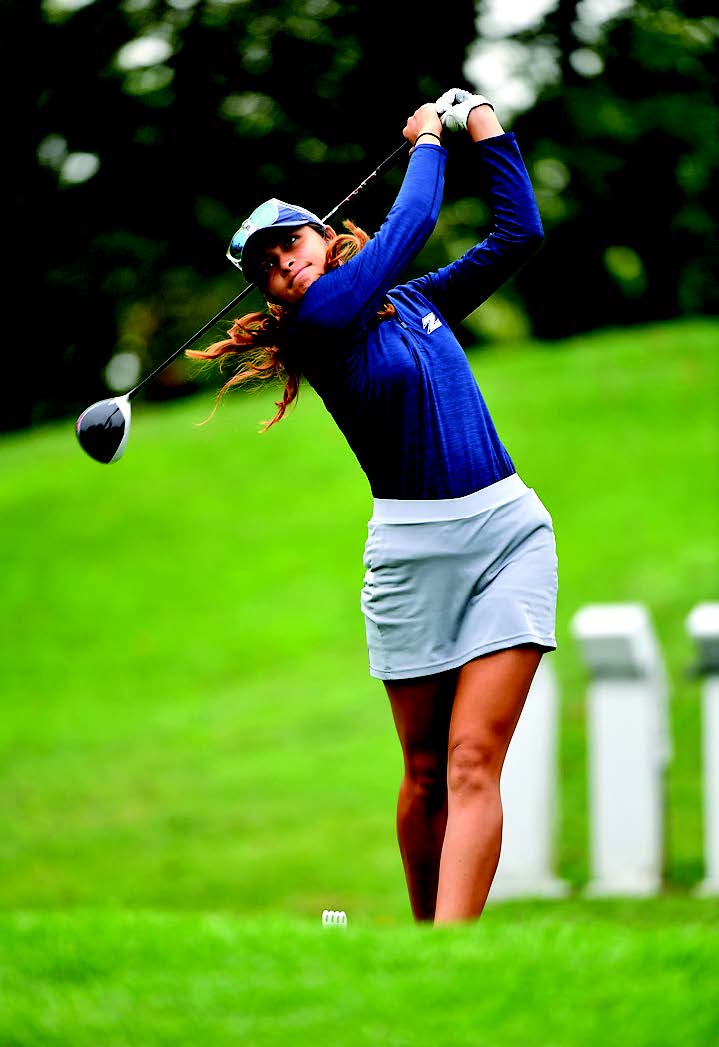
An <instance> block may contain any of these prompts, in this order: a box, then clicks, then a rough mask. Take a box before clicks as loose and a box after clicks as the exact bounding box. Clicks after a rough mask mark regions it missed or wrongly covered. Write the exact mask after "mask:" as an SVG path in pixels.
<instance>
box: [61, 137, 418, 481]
mask: <svg viewBox="0 0 719 1047" xmlns="http://www.w3.org/2000/svg"><path fill="white" fill-rule="evenodd" d="M408 145H409V142H407V141H404V142H403V143H402V145H400V146H398V147H397V149H395V150H394V152H392V153H390V155H389V156H388V157H387V158H386V159H385V160H383V161H382V163H380V164H378V165H377V167H376V168H375V169H374V171H373V172H372V173H371V174H370V175H368V176H367V178H365V180H364V181H363V182H361V183H360V184H359V185H358V186H357V188H356V189H353V190H352V192H351V193H350V194H349V195H348V196H346V197H345V198H344V200H341V201H340V203H338V204H337V206H336V207H333V208H332V210H331V211H329V212H328V213H327V214H326V215H325V216H324V218H323V219H322V221H323V223H324V224H327V222H329V220H330V218H333V217H334V215H336V214H337V212H338V211H339V210H341V208H343V207H344V206H345V205H346V204H348V203H349V201H350V200H353V199H354V197H355V196H357V194H358V193H361V192H362V190H363V189H365V188H366V187H367V186H368V185H369V184H370V183H371V182H372V181H373V180H374V179H376V178H378V177H379V176H380V175H381V174H383V173H384V172H385V171H386V170H387V168H388V167H390V166H391V165H392V164H393V163H394V161H395V160H396V159H397V158H398V157H399V155H400V154H401V153H403V152H404V151H405V149H406V148H407V147H408ZM255 286H256V285H255V284H248V285H247V287H245V288H243V290H242V291H240V293H239V294H238V295H237V297H236V298H233V299H232V301H231V302H228V304H227V305H226V306H225V307H224V308H223V309H220V311H219V313H215V315H214V316H213V317H212V319H211V320H208V321H207V323H206V324H205V325H204V326H203V327H201V328H200V329H199V331H196V332H195V333H194V334H193V335H192V337H191V338H188V340H187V341H186V342H185V343H184V345H181V346H180V348H179V349H177V350H176V351H175V352H174V353H173V354H172V356H168V358H167V360H165V362H164V363H161V364H160V365H159V367H156V368H155V369H154V371H151V372H150V373H149V374H148V375H147V376H146V377H145V378H143V379H142V381H141V382H140V383H139V385H136V386H135V388H134V389H131V390H130V391H129V392H128V393H124V394H123V395H122V396H115V397H111V398H110V399H108V400H98V401H97V403H94V404H92V405H91V406H90V407H88V408H86V409H85V410H84V411H83V412H82V414H81V415H80V417H79V418H78V420H77V422H76V423H75V434H76V436H77V438H78V440H79V441H80V446H81V447H82V449H83V450H84V451H85V452H86V453H87V454H89V456H90V457H91V458H94V459H95V461H96V462H102V463H103V464H104V465H109V464H110V462H116V461H118V459H120V458H122V455H123V454H124V451H125V447H126V445H127V440H128V437H129V435H130V421H131V417H132V411H131V407H130V401H131V400H132V399H133V398H134V397H135V396H137V394H138V393H139V391H140V390H141V389H143V388H144V387H145V386H146V385H147V384H148V382H151V381H152V379H153V378H155V377H156V376H157V375H158V374H160V372H161V371H164V370H165V368H166V367H169V366H170V364H171V363H172V362H173V360H176V359H177V357H178V356H180V355H181V354H182V353H184V351H185V350H186V349H188V348H189V347H190V346H191V345H192V343H193V342H195V341H197V339H198V338H200V337H201V336H202V335H203V334H205V332H206V331H209V329H210V328H211V327H212V325H213V324H215V323H217V321H218V320H221V319H222V317H223V316H225V314H226V313H229V311H230V310H231V309H234V307H235V306H236V305H237V304H238V303H239V302H241V301H242V299H243V298H245V297H246V296H247V295H248V294H249V293H250V291H252V290H254V288H255Z"/></svg>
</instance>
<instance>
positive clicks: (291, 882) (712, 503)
mask: <svg viewBox="0 0 719 1047" xmlns="http://www.w3.org/2000/svg"><path fill="white" fill-rule="evenodd" d="M718 345H719V323H717V322H714V321H712V320H694V321H684V322H675V323H673V324H668V325H658V326H653V327H647V328H636V329H631V330H626V331H624V330H621V331H606V332H602V333H599V334H596V335H594V336H586V337H582V338H576V339H574V340H573V341H572V342H571V343H569V344H563V345H561V346H559V345H557V346H552V345H533V344H526V345H520V346H513V347H503V348H501V349H492V350H488V351H484V352H482V353H475V354H473V355H471V357H470V358H471V360H472V364H473V367H474V368H475V371H476V374H477V376H478V379H479V383H480V386H481V388H482V391H483V393H484V396H485V398H486V400H487V402H488V404H489V407H490V410H491V411H492V414H493V417H494V420H495V423H496V426H497V429H498V431H499V434H500V436H501V438H502V439H503V441H504V443H505V445H506V446H507V448H508V450H509V452H510V454H511V455H512V458H513V460H514V462H515V465H516V466H517V470H518V472H519V474H520V475H521V476H522V478H523V479H524V480H525V482H526V483H527V484H528V485H529V486H531V487H534V488H535V489H536V490H537V493H538V494H539V495H540V497H541V498H542V500H543V501H544V503H545V504H546V506H547V507H548V509H549V510H550V512H551V513H552V516H553V520H554V526H555V530H556V534H557V545H558V554H559V582H560V591H559V606H558V630H557V639H558V644H559V647H558V650H557V651H556V652H555V653H553V654H551V655H550V656H548V657H549V659H550V660H551V663H552V667H553V668H554V670H555V672H556V675H557V677H558V680H559V684H560V694H561V703H562V710H561V712H562V720H561V728H560V747H561V748H560V766H559V777H560V805H561V810H560V825H559V833H558V840H557V867H556V872H557V874H558V875H559V876H561V877H562V878H563V879H565V880H567V881H569V882H570V884H571V885H572V886H573V888H574V894H575V897H573V898H571V899H569V900H567V901H565V902H557V903H540V902H537V903H531V902H526V903H512V904H503V905H495V906H491V907H490V908H489V909H488V910H487V912H486V913H485V915H484V916H483V918H482V920H481V921H480V923H479V924H477V925H474V926H471V927H462V928H452V929H441V930H440V929H438V930H437V931H434V930H433V929H431V928H415V927H414V926H412V924H411V917H410V913H409V906H408V902H407V899H406V890H405V885H404V879H403V876H402V869H401V863H400V859H399V853H398V850H397V844H396V839H395V830H394V807H395V795H396V789H397V786H398V784H399V779H400V775H401V767H402V760H401V753H400V749H399V745H398V743H397V741H396V738H395V734H394V727H393V724H392V720H391V716H390V713H389V708H388V705H387V701H386V697H385V694H384V688H383V687H382V684H381V683H380V682H379V681H376V680H373V679H371V678H370V677H369V674H368V671H367V656H366V649H365V644H364V626H363V622H362V617H361V613H360V609H359V594H360V589H361V585H362V575H363V568H362V548H363V544H364V539H365V535H366V521H367V519H368V517H369V516H370V513H371V498H370V494H369V490H368V487H367V484H366V480H365V478H364V475H363V474H362V473H361V471H360V469H359V467H358V465H357V464H356V462H355V459H354V457H353V456H352V454H351V452H350V451H349V450H348V448H347V447H346V445H345V443H344V440H343V438H342V436H341V435H340V434H339V432H338V431H337V430H336V429H335V427H334V423H333V422H332V420H331V418H329V416H328V415H327V414H326V413H325V411H324V408H323V407H322V404H321V402H320V401H319V400H318V399H317V397H316V396H315V395H314V394H313V393H312V391H311V390H310V389H309V387H304V388H303V391H302V393H301V396H300V402H299V405H298V407H297V409H296V410H295V411H294V412H293V413H292V414H291V415H290V416H289V418H288V419H287V420H286V421H284V422H282V423H281V424H280V425H279V426H277V427H275V428H274V429H272V430H271V431H270V432H269V433H267V434H264V435H258V433H257V430H258V428H259V424H260V422H261V420H263V419H265V418H268V417H271V414H272V413H274V411H273V407H272V399H273V395H272V392H271V391H268V392H265V391H262V392H261V393H245V394H235V395H234V396H230V397H228V398H227V399H226V400H225V402H224V404H223V406H222V407H221V408H220V410H219V411H218V413H217V415H216V416H215V419H214V421H213V422H212V423H210V424H209V425H208V426H206V427H204V428H197V427H196V425H195V423H197V422H199V421H201V420H202V419H203V418H205V416H206V415H207V414H208V412H209V410H210V408H211V406H212V402H213V393H212V391H211V390H208V391H207V392H205V393H203V394H202V395H201V396H198V397H193V398H192V399H189V400H184V401H181V402H175V403H171V404H165V405H162V406H154V405H148V404H143V403H139V404H136V405H135V407H134V414H133V431H132V433H131V436H130V442H129V444H128V448H127V450H126V452H125V457H124V458H123V460H122V461H121V462H119V463H117V464H115V465H112V466H101V465H98V464H97V463H95V462H93V461H91V460H90V459H89V458H87V457H86V456H85V455H84V454H83V453H82V451H81V450H80V448H79V446H78V445H77V443H76V441H75V437H74V433H73V423H72V421H70V422H67V423H64V424H62V425H52V426H47V427H43V428H41V429H37V430H34V431H31V432H28V433H21V434H18V435H13V436H5V437H3V438H2V439H0V500H1V502H2V505H1V513H2V521H3V537H4V541H3V546H2V594H3V599H2V602H1V606H0V616H1V619H0V628H1V629H2V646H3V651H2V664H1V666H0V701H1V702H2V713H1V715H0V783H1V786H0V788H1V793H0V795H1V796H2V804H1V805H0V1044H1V1045H2V1047H6V1045H8V1047H9V1045H20V1044H22V1045H23V1047H25V1045H29V1044H33V1045H34V1044H42V1045H54V1044H63V1045H64V1044H68V1045H73V1047H74V1045H83V1047H84V1045H85V1044H88V1045H90V1044H93V1045H94V1044H98V1043H103V1044H107V1045H120V1044H123V1045H125V1044H128V1045H130V1044H132V1045H144V1044H148V1045H150V1044H152V1045H154V1044H173V1045H174V1044H195V1043H198V1042H204V1043H210V1044H214V1043H217V1044H230V1043H233V1044H235V1043H243V1044H253V1045H254V1044H258V1045H263V1047H264V1045H265V1044H267V1045H270V1044H280V1043H282V1044H285V1043H302V1044H304V1043H307V1044H365V1043H366V1044H374V1043H382V1044H385V1043H386V1044H393V1045H394V1044H397V1045H402V1044H413V1045H414V1044H440V1043H441V1044H448V1045H451V1044H457V1045H459V1044H499V1045H503V1044H508V1043H511V1044H514V1043H517V1044H530V1043H532V1044H535V1043H536V1044H547V1045H550V1044H570V1043H577V1044H585V1043H586V1044H594V1043H597V1044H599V1043H600V1042H601V1043H606V1042H608V1041H609V1042H612V1043H627V1044H628V1043H633V1044H664V1043H666V1044H705V1043H706V1044H709V1043H714V1042H717V1039H716V1037H715V1038H714V1039H712V1037H711V1031H712V1029H713V1031H714V1032H715V1033H716V1031H717V1029H719V1006H718V1005H717V997H719V992H718V991H717V986H718V985H719V901H717V900H702V901H700V900H697V899H694V898H692V897H691V896H690V890H691V888H692V887H693V885H694V884H695V883H697V882H698V881H699V880H701V878H702V876H703V871H704V869H703V857H702V826H701V816H702V812H701V799H702V798H701V781H700V695H701V682H700V681H698V680H697V679H696V678H695V677H694V676H693V675H692V673H691V666H692V664H693V661H694V652H693V649H692V647H691V644H690V641H689V639H688V637H687V636H686V632H685V619H686V616H687V614H688V613H689V611H690V610H691V609H692V607H693V606H694V605H695V604H696V603H698V602H700V601H703V600H707V599H717V597H718V595H719V541H718V539H719V418H718V413H717V406H718V405H719V354H718V352H717V347H718ZM100 396H102V392H101V391H98V397H100ZM594 601H611V602H614V601H632V602H633V601H638V602H641V603H644V604H645V605H646V606H647V608H648V610H649V612H650V614H651V616H652V619H653V622H654V625H655V628H656V631H657V634H658V637H659V641H660V644H661V648H662V651H663V654H664V656H665V659H666V663H667V669H668V673H669V677H670V681H671V685H672V707H671V713H672V731H673V739H674V747H675V757H674V761H673V763H672V765H671V766H670V768H669V772H668V777H667V803H666V818H667V860H666V875H665V881H666V890H665V894H664V896H663V897H662V898H660V899H656V900H651V901H644V902H638V901H637V902H611V903H610V902H604V903H601V902H592V903H590V902H588V901H585V900H583V899H582V898H581V894H580V892H581V887H582V886H583V884H584V883H585V882H586V881H587V880H588V879H589V870H588V865H587V855H588V824H587V811H586V804H587V791H586V751H585V750H586V737H585V704H584V694H585V688H586V677H585V673H584V670H583V667H582V664H581V661H580V659H579V657H578V651H577V650H576V648H575V644H574V641H573V640H572V637H571V633H570V629H569V623H570V620H571V618H572V616H573V614H574V613H575V612H576V610H578V608H579V607H581V606H582V605H583V604H585V603H589V602H594ZM323 908H342V909H345V910H346V911H347V913H348V916H349V920H350V926H349V928H348V929H347V931H346V932H342V931H323V930H322V929H321V927H320V922H319V921H320V913H321V911H322V909H323ZM712 981H713V987H712V989H709V988H708V986H709V985H710V984H711V982H712Z"/></svg>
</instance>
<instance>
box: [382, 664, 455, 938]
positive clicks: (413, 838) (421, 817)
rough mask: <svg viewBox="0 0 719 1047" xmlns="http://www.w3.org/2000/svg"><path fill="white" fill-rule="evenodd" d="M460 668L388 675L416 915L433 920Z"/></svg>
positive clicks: (405, 860) (400, 819)
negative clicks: (405, 675) (399, 750)
mask: <svg viewBox="0 0 719 1047" xmlns="http://www.w3.org/2000/svg"><path fill="white" fill-rule="evenodd" d="M456 679H457V671H456V670H454V671H452V672H451V673H441V674H438V675H434V676H426V677H422V678H421V679H417V680H396V681H392V682H390V681H385V688H386V689H387V694H388V695H389V700H390V704H391V706H392V715H393V716H394V722H395V726H396V728H397V734H398V735H399V740H400V743H401V745H402V753H403V756H404V777H403V778H402V784H401V785H400V789H399V798H398V803H397V838H398V840H399V850H400V854H401V856H402V864H403V866H404V872H405V879H406V880H407V890H408V892H409V900H410V905H411V906H412V913H413V914H414V918H415V920H418V921H420V920H433V919H434V911H435V903H436V899H437V881H438V878H439V862H440V855H441V853H442V843H443V840H444V830H445V825H446V823H447V740H448V735H449V722H450V716H451V713H452V698H453V695H454V687H455V683H456Z"/></svg>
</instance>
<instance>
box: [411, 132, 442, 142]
mask: <svg viewBox="0 0 719 1047" xmlns="http://www.w3.org/2000/svg"><path fill="white" fill-rule="evenodd" d="M422 135H432V138H436V139H437V141H438V142H439V144H440V145H441V144H442V139H441V138H440V137H439V135H436V134H435V133H434V131H420V133H419V134H418V135H417V137H416V138H415V140H414V144H415V145H417V142H419V140H420V138H421V137H422Z"/></svg>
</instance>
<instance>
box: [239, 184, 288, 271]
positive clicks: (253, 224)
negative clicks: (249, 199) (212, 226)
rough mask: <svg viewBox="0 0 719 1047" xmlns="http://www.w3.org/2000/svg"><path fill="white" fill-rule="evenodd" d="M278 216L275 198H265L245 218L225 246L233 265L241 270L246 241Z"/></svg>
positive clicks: (272, 222) (276, 219) (278, 211)
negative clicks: (228, 244) (228, 243)
mask: <svg viewBox="0 0 719 1047" xmlns="http://www.w3.org/2000/svg"><path fill="white" fill-rule="evenodd" d="M279 217H280V209H279V206H278V202H277V200H265V202H264V203H263V204H260V206H259V207H256V208H255V209H254V211H253V212H252V214H251V215H250V217H249V218H246V219H245V221H244V222H243V223H242V225H241V226H240V228H239V229H238V230H237V232H236V233H235V234H234V236H233V237H232V239H231V240H230V246H229V247H228V248H227V257H228V258H229V260H230V261H231V262H232V264H233V265H236V266H237V268H238V269H239V270H242V252H243V251H244V249H245V245H246V244H247V241H248V240H249V239H250V237H251V236H252V234H253V233H256V232H258V230H260V229H267V228H268V227H269V226H272V225H274V224H275V222H276V221H278V220H279Z"/></svg>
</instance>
